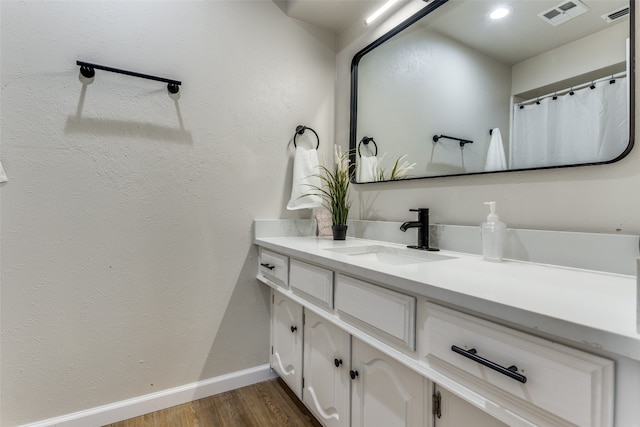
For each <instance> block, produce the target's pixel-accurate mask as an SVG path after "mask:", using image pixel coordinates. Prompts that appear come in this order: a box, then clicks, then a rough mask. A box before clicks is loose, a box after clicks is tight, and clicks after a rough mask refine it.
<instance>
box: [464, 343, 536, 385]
mask: <svg viewBox="0 0 640 427" xmlns="http://www.w3.org/2000/svg"><path fill="white" fill-rule="evenodd" d="M451 350H452V351H453V352H455V353H458V354H460V355H462V356H464V357H466V358H468V359H471V360H473V361H474V362H478V363H479V364H481V365H484V366H486V367H487V368H490V369H493V370H494V371H498V372H500V373H501V374H502V375H506V376H508V377H509V378H513V379H514V380H516V381H520V382H521V383H522V384H524V383H526V382H527V377H525V376H524V375H522V374H519V373H518V372H517V371H518V367H517V366H515V365H512V366H509V367H508V368H505V367H504V366H500V365H498V364H497V363H495V362H492V361H490V360H487V359H485V358H483V357H480V356H478V355H477V354H476V353H477V351H476V349H475V348H472V349H471V350H464V349H462V348H460V347H458V346H455V345H452V346H451Z"/></svg>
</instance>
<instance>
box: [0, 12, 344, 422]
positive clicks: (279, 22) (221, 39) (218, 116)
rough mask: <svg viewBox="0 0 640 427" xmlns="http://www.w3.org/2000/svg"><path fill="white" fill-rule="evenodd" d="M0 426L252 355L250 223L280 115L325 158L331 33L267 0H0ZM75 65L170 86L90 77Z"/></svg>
mask: <svg viewBox="0 0 640 427" xmlns="http://www.w3.org/2000/svg"><path fill="white" fill-rule="evenodd" d="M1 8H2V9H1V14H0V15H1V19H2V21H1V27H2V29H1V31H2V33H1V43H2V46H1V48H2V50H1V51H2V57H1V61H2V62H1V65H2V75H1V87H2V104H1V107H2V110H1V113H2V128H1V130H2V134H1V136H2V139H1V152H0V154H1V158H2V163H3V165H4V167H5V169H6V171H7V174H8V176H9V182H8V183H6V184H2V186H1V187H0V194H1V199H2V200H1V201H2V204H1V208H2V210H1V213H0V219H1V224H0V225H1V229H0V230H1V233H0V239H1V241H0V243H1V245H2V266H1V268H2V271H1V278H2V283H1V288H0V291H1V299H0V303H1V307H0V309H1V318H0V320H1V324H0V327H1V331H2V333H1V337H2V342H1V350H2V355H1V356H2V357H1V372H0V377H1V378H2V384H1V396H0V397H1V401H2V407H1V408H0V413H1V418H0V425H3V426H12V425H16V424H19V423H26V422H30V421H35V420H39V419H45V418H49V417H53V416H58V415H62V414H66V413H70V412H74V411H78V410H82V409H87V408H92V407H95V406H98V405H103V404H107V403H111V402H116V401H120V400H123V399H127V398H130V397H133V396H138V395H142V394H146V393H151V392H154V391H160V390H163V389H166V388H170V387H174V386H179V385H183V384H187V383H191V382H193V381H197V380H200V379H207V378H211V377H215V376H217V375H221V374H224V373H228V372H232V371H236V370H240V369H244V368H248V367H252V366H256V365H260V364H263V363H267V361H268V348H269V345H268V343H269V327H268V321H267V319H268V307H269V306H268V300H267V292H266V291H265V290H264V289H263V287H261V286H258V284H257V282H256V280H255V274H256V268H255V264H256V259H255V258H256V254H255V249H254V248H253V245H252V231H251V224H252V220H253V219H254V218H277V217H294V218H295V217H298V216H300V214H299V213H289V212H287V211H286V210H285V206H286V202H287V200H288V194H287V193H288V192H289V191H290V175H291V163H290V157H289V155H288V154H289V153H288V151H287V144H288V142H289V140H290V138H291V136H292V135H293V133H294V130H295V126H296V125H297V124H306V125H309V126H311V127H314V128H315V130H316V131H318V133H319V134H320V136H321V138H322V137H323V141H322V142H323V145H322V148H325V149H326V150H325V151H326V152H327V153H330V152H331V151H330V149H331V144H332V142H333V141H331V138H327V136H329V135H333V134H334V128H333V122H334V105H335V102H334V81H335V36H334V35H332V34H329V33H326V32H322V31H318V30H317V29H314V28H313V27H310V26H307V25H305V24H302V23H300V22H298V21H295V20H293V19H290V18H287V17H286V16H285V15H284V14H283V12H282V11H281V10H280V9H279V8H278V6H276V5H275V4H274V3H273V2H271V1H255V2H249V1H207V2H185V1H172V2H155V1H154V2H142V1H141V2H106V1H101V2H84V1H72V2H22V1H21V2H17V1H16V2H14V1H2V3H1ZM76 59H81V60H85V61H89V62H95V63H99V64H105V65H111V66H115V67H121V68H127V69H131V70H136V71H141V72H146V73H150V74H157V75H162V76H167V77H172V78H176V79H180V80H182V81H183V87H182V89H181V92H180V94H181V97H180V99H179V100H177V101H174V100H172V99H171V98H169V96H168V95H167V91H166V88H165V85H164V84H161V83H157V82H152V81H147V80H141V79H136V78H133V77H127V76H122V75H116V74H111V73H106V72H101V71H96V77H95V81H94V82H93V83H92V84H91V85H89V86H87V87H86V92H83V86H82V84H81V83H80V81H79V79H78V67H77V66H76V65H75V61H76Z"/></svg>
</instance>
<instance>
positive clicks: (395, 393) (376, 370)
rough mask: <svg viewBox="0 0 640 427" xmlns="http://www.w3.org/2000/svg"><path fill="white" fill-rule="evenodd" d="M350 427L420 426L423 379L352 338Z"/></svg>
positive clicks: (422, 408) (424, 417) (424, 419)
mask: <svg viewBox="0 0 640 427" xmlns="http://www.w3.org/2000/svg"><path fill="white" fill-rule="evenodd" d="M351 377H352V378H354V379H353V380H352V383H351V420H352V424H351V425H352V426H353V427H390V426H393V427H423V426H425V425H426V416H425V413H424V412H425V405H424V401H425V387H424V378H423V377H422V376H421V375H420V374H417V373H415V372H413V371H412V370H410V369H409V368H407V367H405V366H403V365H401V364H399V363H398V362H396V361H394V360H393V359H391V358H389V357H388V356H386V355H385V354H383V353H381V352H379V351H378V350H376V349H374V348H372V347H370V346H369V345H367V344H365V343H363V342H362V341H360V340H358V339H356V338H352V348H351Z"/></svg>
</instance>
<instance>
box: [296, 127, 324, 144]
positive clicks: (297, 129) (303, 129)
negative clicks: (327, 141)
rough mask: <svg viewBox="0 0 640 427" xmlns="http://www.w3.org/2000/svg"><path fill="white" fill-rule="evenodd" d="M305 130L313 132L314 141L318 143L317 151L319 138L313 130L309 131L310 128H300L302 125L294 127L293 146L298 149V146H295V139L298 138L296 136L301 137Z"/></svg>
mask: <svg viewBox="0 0 640 427" xmlns="http://www.w3.org/2000/svg"><path fill="white" fill-rule="evenodd" d="M307 129H309V130H310V131H311V132H313V134H314V135H315V136H316V140H317V141H318V145H316V150H317V149H318V148H320V137H319V136H318V134H317V133H316V131H315V130H313V129H311V128H310V127H307V126H302V125H298V126H296V133H295V134H293V146H294V147H296V148H298V146H297V145H296V138H298V135H302V134H303V133H304V131H305V130H307Z"/></svg>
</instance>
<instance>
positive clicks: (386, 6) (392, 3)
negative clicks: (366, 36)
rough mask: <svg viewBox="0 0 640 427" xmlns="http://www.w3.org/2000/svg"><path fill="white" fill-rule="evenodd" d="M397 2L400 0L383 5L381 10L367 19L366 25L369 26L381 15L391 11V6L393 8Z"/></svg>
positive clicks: (392, 0)
mask: <svg viewBox="0 0 640 427" xmlns="http://www.w3.org/2000/svg"><path fill="white" fill-rule="evenodd" d="M397 2H398V0H389V1H387V2H386V3H385V4H383V5H382V7H381V8H380V9H378V10H376V11H375V12H373V13H372V14H371V15H370V16H369V17H368V18H367V19H365V20H364V23H365V25H369V24H371V23H372V22H373V21H375V20H376V19H378V18H379V17H380V15H382V14H383V13H385V12H386V11H387V10H389V8H390V7H391V6H393V5H394V4H396V3H397Z"/></svg>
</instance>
